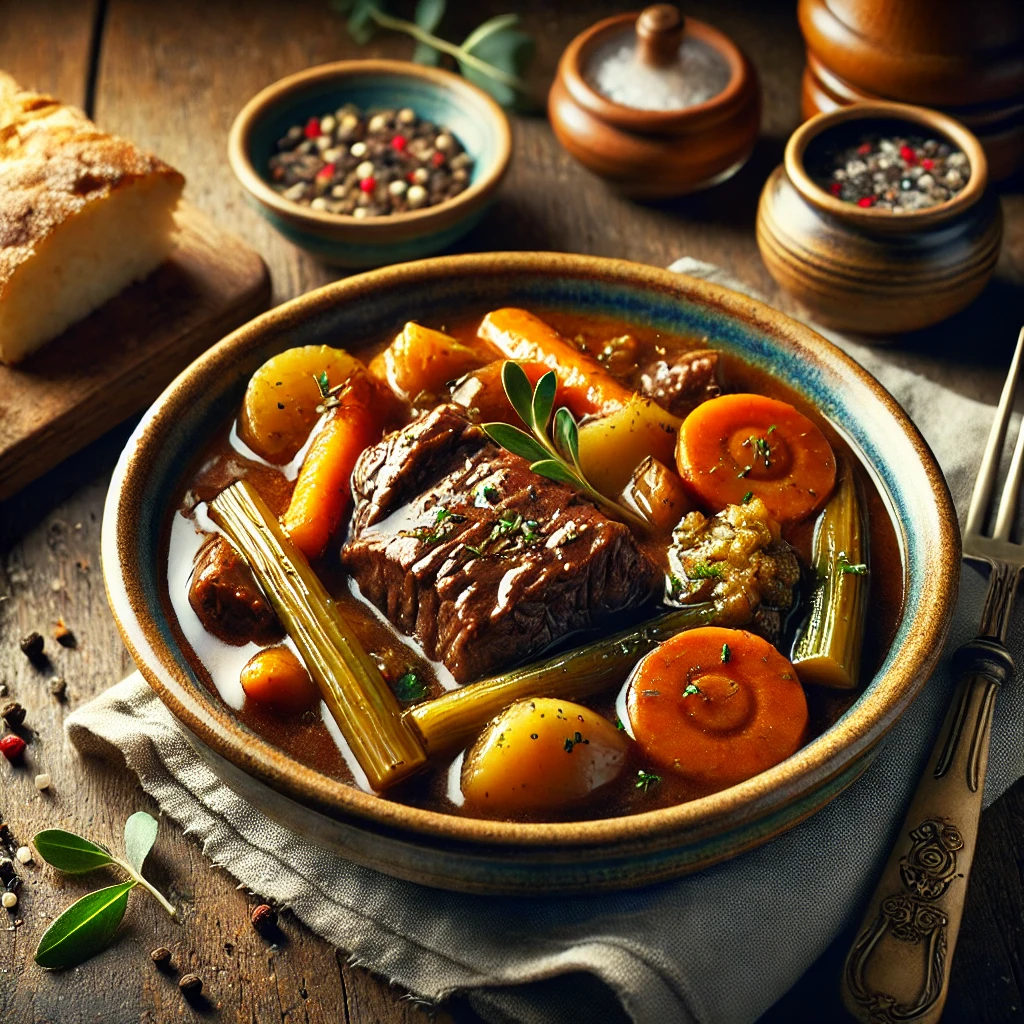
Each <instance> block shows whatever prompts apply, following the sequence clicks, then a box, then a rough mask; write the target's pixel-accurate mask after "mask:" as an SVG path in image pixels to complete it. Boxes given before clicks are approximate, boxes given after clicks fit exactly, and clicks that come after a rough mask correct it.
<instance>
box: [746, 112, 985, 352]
mask: <svg viewBox="0 0 1024 1024" xmlns="http://www.w3.org/2000/svg"><path fill="white" fill-rule="evenodd" d="M894 126H898V127H900V128H902V129H903V130H916V131H917V132H920V133H922V134H925V135H928V136H933V137H936V138H939V139H943V140H946V141H948V142H950V143H951V144H953V145H954V146H955V147H956V148H957V149H960V150H961V151H962V152H963V153H964V154H965V155H966V156H967V159H968V162H969V164H970V168H971V176H970V179H969V181H968V183H967V184H966V185H965V186H964V188H963V189H962V190H961V191H960V192H958V193H957V194H956V195H955V196H954V197H953V198H952V199H950V200H948V201H947V202H944V203H939V204H938V205H936V206H932V207H928V208H926V209H921V210H912V211H908V212H906V213H902V214H895V213H892V212H890V211H888V210H883V209H879V208H878V207H869V208H867V209H862V208H861V207H859V206H857V205H856V204H855V203H847V202H844V201H843V200H841V199H838V198H836V197H835V196H833V195H830V194H829V193H828V192H827V191H825V190H824V189H823V188H822V187H821V186H820V185H818V184H816V183H815V182H814V181H813V180H812V179H811V177H810V175H809V174H808V172H807V168H806V166H805V158H806V157H807V156H808V154H809V152H811V151H812V147H815V146H817V145H819V144H821V142H822V141H823V140H824V139H825V138H826V136H828V135H829V134H831V133H835V132H844V133H847V132H848V133H850V134H849V137H850V138H853V137H854V136H855V135H857V134H859V132H860V131H864V132H869V131H872V130H876V129H885V130H892V129H893V128H894ZM1002 235H1003V218H1002V209H1001V207H1000V205H999V199H998V197H997V196H996V194H995V191H994V189H993V188H992V187H991V185H990V184H989V181H988V165H987V162H986V159H985V153H984V150H983V149H982V147H981V144H980V143H979V142H978V140H977V139H976V138H975V137H974V135H973V134H971V132H969V131H968V130H967V129H966V128H965V127H964V126H963V125H962V124H960V123H959V122H957V121H954V120H953V119H952V118H951V117H947V116H945V115H944V114H940V113H937V112H936V111H934V110H926V109H925V108H924V107H912V106H906V105H905V104H899V103H858V104H854V105H853V106H849V107H842V108H840V109H838V110H835V111H832V112H831V113H828V114H819V115H818V116H817V117H812V118H811V119H810V120H809V121H806V122H805V123H804V124H802V125H801V126H800V127H799V128H798V129H797V130H796V131H795V132H794V133H793V134H792V136H790V139H789V142H788V143H787V145H786V153H785V158H784V160H783V163H782V164H780V165H779V166H778V167H777V168H776V169H775V170H774V171H773V172H772V174H771V175H770V176H769V178H768V181H767V182H766V183H765V186H764V189H763V191H762V192H761V200H760V203H759V204H758V210H757V243H758V246H759V248H760V250H761V257H762V259H763V260H764V262H765V266H767V268H768V270H769V271H770V273H771V275H772V277H774V278H775V280H776V281H778V283H779V284H780V285H781V286H782V287H783V288H785V289H786V290H787V291H788V292H790V293H791V294H792V295H794V296H795V297H796V298H797V299H799V300H800V302H801V303H802V304H803V305H804V306H806V307H807V309H808V310H809V311H810V312H811V313H812V314H813V316H814V317H815V318H816V319H817V320H818V321H819V322H820V323H823V324H825V325H826V326H828V327H835V328H837V329H839V330H852V331H859V332H862V333H865V334H894V333H899V332H903V331H913V330H917V329H918V328H921V327H928V326H929V325H931V324H934V323H938V322H939V321H940V320H944V319H946V317H948V316H952V314H954V313H956V312H959V311H960V310H961V309H963V308H964V307H965V306H967V305H968V304H969V303H970V302H971V301H973V300H974V299H975V298H976V297H977V296H978V294H979V292H980V291H981V290H982V288H984V287H985V285H986V284H987V283H988V280H989V278H990V277H991V276H992V272H993V270H995V265H996V261H997V260H998V258H999V247H1000V245H1001V243H1002Z"/></svg>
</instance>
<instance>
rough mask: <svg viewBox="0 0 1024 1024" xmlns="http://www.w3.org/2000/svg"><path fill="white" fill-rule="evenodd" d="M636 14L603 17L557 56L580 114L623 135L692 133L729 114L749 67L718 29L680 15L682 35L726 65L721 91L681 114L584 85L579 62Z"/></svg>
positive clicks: (747, 77)
mask: <svg viewBox="0 0 1024 1024" xmlns="http://www.w3.org/2000/svg"><path fill="white" fill-rule="evenodd" d="M639 15H640V12H639V11H633V12H627V13H626V14H615V15H612V16H611V17H610V18H604V19H602V20H601V21H599V22H596V23H595V24H593V25H591V26H590V27H589V28H587V29H584V30H583V31H582V32H580V33H579V35H577V36H576V37H575V38H573V39H572V41H571V42H570V43H569V45H568V46H567V47H566V48H565V50H564V51H563V53H562V56H561V59H560V60H559V62H558V71H557V72H556V74H557V75H559V76H561V78H562V82H563V84H564V85H565V87H566V89H567V90H568V92H569V95H570V96H572V98H573V99H574V100H575V101H576V102H577V103H578V104H579V105H580V106H581V107H583V108H584V109H585V110H587V111H589V112H590V113H591V114H593V115H594V116H596V117H598V118H600V119H601V120H603V121H606V122H608V123H609V124H612V125H615V126H616V127H618V128H622V129H625V130H628V131H633V132H640V133H645V134H658V133H660V132H668V133H671V132H673V131H679V130H680V129H683V128H689V129H697V128H700V127H703V126H705V125H709V124H710V123H713V122H715V121H717V120H719V119H721V118H722V117H724V116H726V115H728V114H731V113H732V111H733V108H734V106H735V105H736V103H737V102H742V100H743V93H744V91H745V90H746V89H748V88H749V82H750V79H751V76H752V75H753V74H754V71H753V67H752V65H751V64H750V62H749V61H748V60H747V58H746V56H745V55H744V53H743V51H742V50H741V49H740V48H739V47H738V46H737V45H736V44H735V43H734V42H733V41H732V40H731V39H730V38H729V37H728V36H727V35H726V34H725V33H724V32H722V31H721V30H720V29H717V28H715V26H714V25H709V24H708V23H707V22H706V21H701V20H700V19H699V18H693V17H690V16H689V15H686V16H685V23H684V30H683V31H684V33H685V34H687V35H693V36H694V37H695V38H697V39H700V40H701V41H703V42H705V43H707V44H708V45H709V46H711V47H712V48H713V49H715V50H717V51H718V53H719V54H720V55H721V56H722V57H724V58H725V60H726V61H727V62H728V64H729V82H728V84H727V85H726V87H725V88H724V89H723V90H722V91H721V92H720V93H716V94H715V95H714V96H712V97H711V98H710V99H707V100H705V101H704V102H703V103H695V104H693V105H692V106H689V107H683V108H682V109H681V110H642V109H640V108H638V107H630V106H627V105H626V104H624V103H616V102H615V101H614V100H610V99H608V98H607V97H606V96H602V95H601V94H600V93H599V92H597V90H596V89H593V88H591V86H590V85H588V84H587V80H586V78H585V77H584V75H583V62H584V59H585V58H586V57H587V56H588V55H589V53H590V51H591V50H592V49H593V48H594V47H595V46H597V44H598V43H600V42H601V41H602V37H603V36H605V35H609V36H610V35H612V33H613V31H614V30H616V29H618V28H621V27H623V26H625V25H629V24H634V23H635V22H636V20H637V18H638V17H639Z"/></svg>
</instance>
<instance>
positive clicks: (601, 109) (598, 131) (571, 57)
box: [548, 11, 761, 199]
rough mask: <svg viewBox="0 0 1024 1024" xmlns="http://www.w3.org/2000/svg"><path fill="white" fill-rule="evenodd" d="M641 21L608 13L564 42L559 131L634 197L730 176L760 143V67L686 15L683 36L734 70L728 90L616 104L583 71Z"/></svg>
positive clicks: (581, 157)
mask: <svg viewBox="0 0 1024 1024" xmlns="http://www.w3.org/2000/svg"><path fill="white" fill-rule="evenodd" d="M645 13H646V12H645ZM636 21H637V13H636V12H635V11H634V12H633V13H632V14H620V15H616V16H615V17H612V18H606V19H605V20H604V21H600V22H598V23H597V24H596V25H593V26H592V27H591V28H589V29H587V30H586V31H585V32H582V33H580V35H578V36H577V37H576V38H575V39H573V41H572V42H571V43H570V44H569V45H568V46H567V47H566V49H565V52H564V53H563V54H562V58H561V60H560V61H559V64H558V72H557V74H556V76H555V81H554V84H553V85H552V86H551V91H550V93H549V95H548V115H549V116H550V118H551V127H552V128H553V129H554V132H555V136H556V137H557V138H558V141H559V142H560V143H561V144H562V145H563V146H564V147H565V148H566V150H568V152H569V153H570V154H571V155H572V156H573V157H575V158H576V159H577V160H578V161H579V162H580V163H581V164H583V166H584V167H586V168H587V169H588V170H591V171H593V172H594V173H595V174H597V175H599V176H600V177H602V178H604V179H605V180H606V181H607V182H608V184H609V185H611V186H612V187H613V188H615V189H616V190H617V191H619V192H621V193H623V194H624V195H627V196H631V197H634V198H638V199H659V198H665V197H668V196H679V195H684V194H686V193H688V192H695V191H698V190H699V189H704V188H709V187H710V186H712V185H716V184H718V183H719V182H721V181H725V180H726V179H727V178H729V177H731V176H732V175H733V174H735V173H736V171H738V170H739V169H740V168H741V167H742V166H743V164H744V163H746V161H747V158H748V157H749V156H750V154H751V152H752V151H753V149H754V144H755V143H756V142H757V133H758V128H759V126H760V123H761V87H760V84H759V83H758V79H757V73H756V72H755V71H754V66H753V65H752V64H751V63H750V61H749V60H748V59H747V57H746V56H745V55H744V54H743V52H742V51H741V50H740V49H739V47H738V46H736V44H735V43H734V42H733V41H732V40H731V39H730V38H729V37H728V36H726V35H725V34H724V33H722V32H720V31H719V30H718V29H716V28H714V27H713V26H711V25H708V24H707V23H705V22H703V21H698V20H697V19H696V18H689V17H688V18H686V19H685V25H684V31H685V33H686V34H687V35H689V36H691V37H693V38H695V39H697V40H699V41H700V42H702V43H705V44H707V45H708V46H710V47H711V48H713V49H714V50H717V51H718V53H719V55H720V56H721V57H723V58H724V60H725V62H726V63H727V65H728V67H729V73H730V77H729V80H728V84H727V85H726V87H725V88H724V89H723V91H722V92H720V93H719V94H718V95H716V96H713V97H712V98H711V99H709V100H707V101H706V102H704V103H699V104H695V105H694V106H690V107H684V108H682V109H679V110H640V109H637V108H636V107H628V106H624V105H623V104H621V103H616V102H613V101H612V100H610V99H608V98H606V97H605V96H603V95H602V94H601V93H599V92H597V91H596V90H595V89H593V88H592V87H591V86H590V85H588V84H587V81H586V77H585V69H586V68H587V66H588V62H589V60H590V59H591V57H592V56H593V54H594V52H595V50H597V49H598V47H600V46H601V45H602V43H604V42H606V41H607V40H608V39H609V38H611V37H614V36H616V35H618V34H620V33H622V32H623V30H624V29H627V28H629V27H630V26H632V25H634V24H635V23H636Z"/></svg>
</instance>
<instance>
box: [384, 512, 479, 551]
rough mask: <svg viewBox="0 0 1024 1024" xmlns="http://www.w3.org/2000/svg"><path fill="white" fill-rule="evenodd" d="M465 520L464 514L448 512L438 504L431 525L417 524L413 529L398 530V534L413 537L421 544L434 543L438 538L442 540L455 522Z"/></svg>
mask: <svg viewBox="0 0 1024 1024" xmlns="http://www.w3.org/2000/svg"><path fill="white" fill-rule="evenodd" d="M465 521H466V517H465V516H463V515H459V513H458V512H449V511H448V509H446V508H445V507H444V505H438V506H437V511H436V512H435V513H434V525H433V526H432V527H430V526H417V527H416V529H415V530H399V531H398V536H399V537H415V538H416V539H417V540H418V541H420V542H421V543H423V544H436V543H437V542H438V541H439V540H444V538H445V537H447V536H448V535H449V534H450V533H451V532H452V530H454V529H455V524H456V523H464V522H465Z"/></svg>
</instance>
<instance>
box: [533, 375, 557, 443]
mask: <svg viewBox="0 0 1024 1024" xmlns="http://www.w3.org/2000/svg"><path fill="white" fill-rule="evenodd" d="M557 388H558V378H557V377H556V376H555V371H554V370H548V372H547V373H545V374H544V376H543V377H541V379H540V380H539V381H537V386H536V387H535V388H534V389H533V425H534V428H535V429H536V430H539V431H540V433H542V434H546V433H547V429H548V420H550V419H551V409H552V408H553V406H554V404H555V391H556V390H557Z"/></svg>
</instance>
